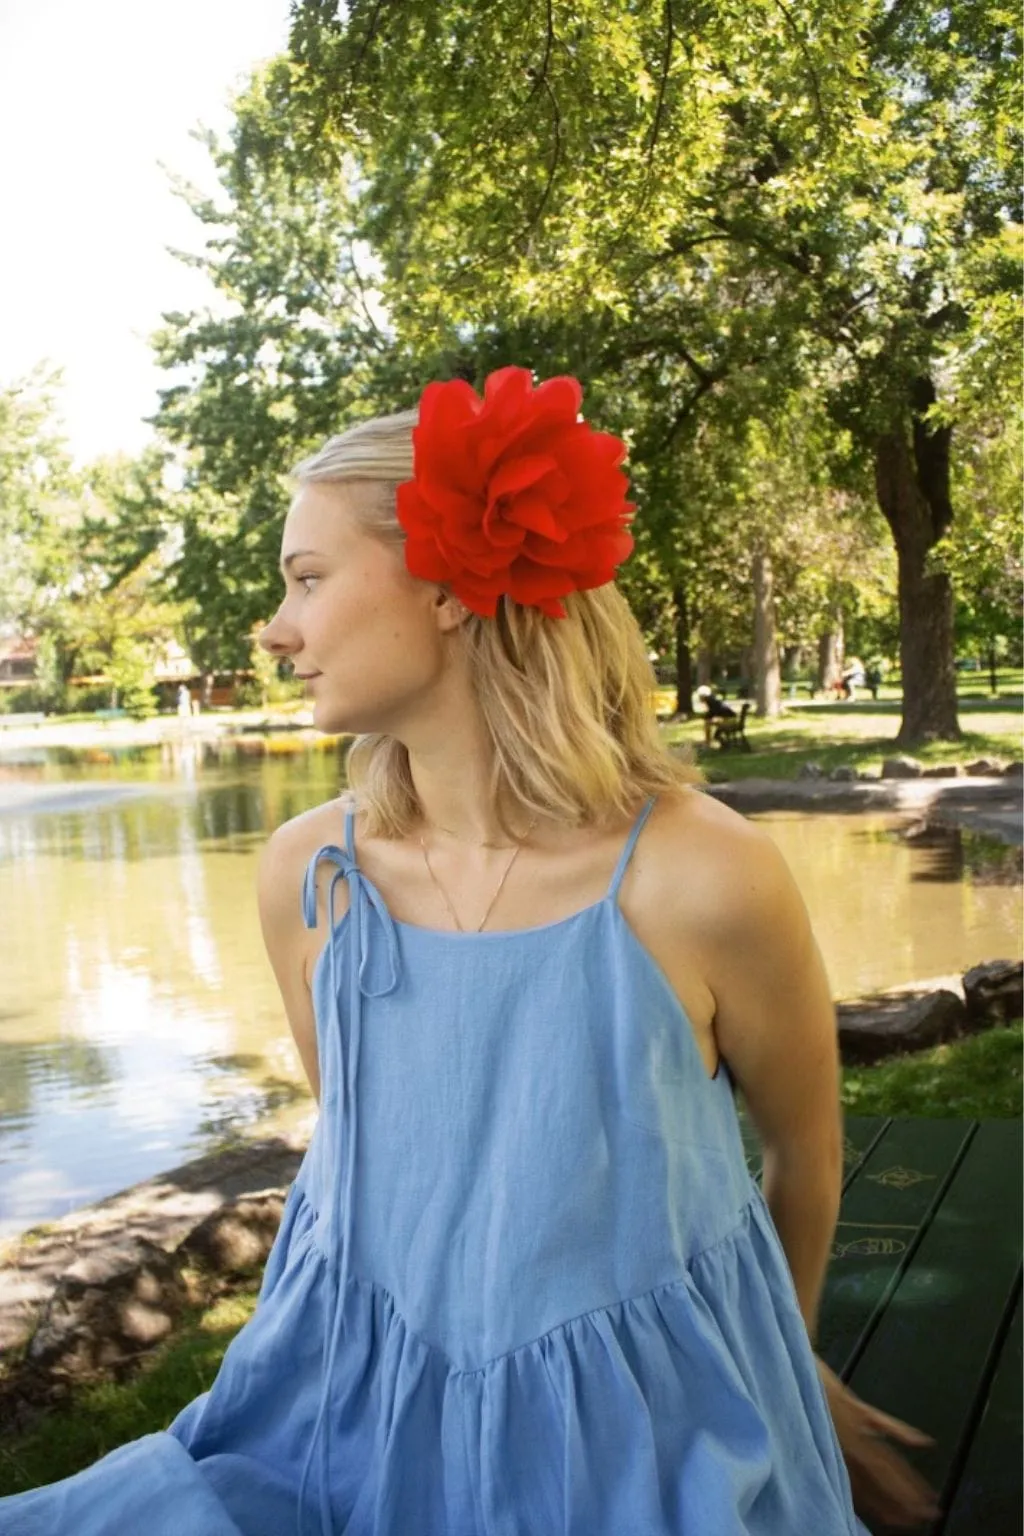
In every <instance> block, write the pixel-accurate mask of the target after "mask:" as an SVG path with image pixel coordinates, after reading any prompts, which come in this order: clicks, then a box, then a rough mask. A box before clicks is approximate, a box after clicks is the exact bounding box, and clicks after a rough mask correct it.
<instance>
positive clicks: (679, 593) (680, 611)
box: [672, 582, 693, 719]
mask: <svg viewBox="0 0 1024 1536" xmlns="http://www.w3.org/2000/svg"><path fill="white" fill-rule="evenodd" d="M672 606H673V608H674V610H675V631H676V714H677V715H685V716H686V717H687V719H689V717H690V716H691V715H692V714H693V658H692V656H691V654H690V614H689V609H688V607H687V604H686V588H685V587H684V586H683V584H682V582H680V583H678V584H677V585H676V586H674V587H673V588H672Z"/></svg>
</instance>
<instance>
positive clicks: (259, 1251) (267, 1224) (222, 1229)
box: [176, 1189, 284, 1276]
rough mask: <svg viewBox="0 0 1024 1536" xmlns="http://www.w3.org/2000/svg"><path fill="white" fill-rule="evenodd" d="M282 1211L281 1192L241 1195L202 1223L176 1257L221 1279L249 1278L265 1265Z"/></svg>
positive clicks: (179, 1247) (184, 1242)
mask: <svg viewBox="0 0 1024 1536" xmlns="http://www.w3.org/2000/svg"><path fill="white" fill-rule="evenodd" d="M283 1210H284V1195H283V1194H282V1192H281V1191H280V1190H279V1189H265V1190H256V1191H254V1192H253V1193H252V1194H248V1195H242V1196H240V1197H239V1198H238V1199H237V1200H232V1201H229V1202H228V1203H227V1204H225V1205H224V1206H222V1208H221V1209H220V1210H219V1211H214V1212H213V1213H212V1215H210V1216H207V1217H206V1218H205V1220H204V1221H201V1222H200V1223H199V1225H198V1226H197V1227H196V1228H194V1230H193V1231H192V1232H190V1233H189V1235H188V1237H186V1238H185V1240H184V1241H183V1242H182V1243H180V1244H179V1245H178V1248H177V1250H176V1255H177V1257H179V1258H180V1259H181V1260H182V1261H183V1262H186V1263H194V1264H199V1265H200V1266H201V1267H202V1268H203V1269H207V1270H213V1271H214V1272H215V1273H216V1274H218V1275H221V1276H238V1275H245V1274H248V1273H249V1272H250V1271H252V1270H253V1269H256V1268H258V1267H259V1265H261V1264H263V1263H265V1262H266V1258H267V1255H268V1254H269V1253H270V1250H271V1247H272V1246H273V1242H274V1238H275V1237H276V1235H277V1229H278V1227H279V1226H280V1225H281V1214H282V1212H283Z"/></svg>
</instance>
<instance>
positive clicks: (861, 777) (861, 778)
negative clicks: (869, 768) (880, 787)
mask: <svg viewBox="0 0 1024 1536" xmlns="http://www.w3.org/2000/svg"><path fill="white" fill-rule="evenodd" d="M857 782H858V784H877V783H878V774H877V773H858V775H857Z"/></svg>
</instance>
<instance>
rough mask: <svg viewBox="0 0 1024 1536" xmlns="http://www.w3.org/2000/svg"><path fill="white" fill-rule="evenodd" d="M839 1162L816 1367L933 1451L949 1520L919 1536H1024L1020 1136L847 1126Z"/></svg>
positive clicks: (961, 1127)
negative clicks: (921, 1435) (820, 1363)
mask: <svg viewBox="0 0 1024 1536" xmlns="http://www.w3.org/2000/svg"><path fill="white" fill-rule="evenodd" d="M742 1124H743V1134H744V1141H745V1143H746V1146H747V1153H748V1163H749V1164H750V1166H751V1169H752V1171H753V1172H754V1173H755V1174H756V1173H757V1172H758V1171H759V1154H758V1152H757V1143H756V1137H755V1136H754V1134H753V1131H752V1128H751V1127H750V1125H749V1123H748V1122H747V1121H746V1120H744V1121H743V1122H742ZM843 1161H844V1182H843V1200H842V1206H841V1209H840V1214H839V1223H838V1226H837V1228H836V1236H835V1242H834V1244H833V1252H832V1262H831V1264H830V1266H829V1272H828V1276H827V1279H826V1283H825V1288H824V1291H823V1294H822V1302H821V1309H820V1314H819V1328H818V1351H819V1353H820V1354H821V1356H822V1358H823V1359H824V1360H825V1361H826V1362H827V1364H829V1365H830V1366H831V1367H832V1369H833V1370H834V1371H835V1372H836V1373H837V1374H838V1375H839V1376H841V1377H842V1379H843V1380H844V1381H845V1382H847V1383H848V1385H849V1386H850V1388H851V1390H852V1391H854V1392H856V1393H857V1395H858V1396H859V1397H862V1398H864V1399H865V1400H866V1401H867V1402H869V1403H872V1404H875V1405H876V1406H878V1407H879V1408H882V1409H884V1410H885V1411H886V1412H887V1413H892V1414H895V1415H896V1417H897V1418H900V1419H904V1420H906V1421H907V1422H908V1423H910V1424H913V1425H915V1426H916V1427H917V1428H918V1429H921V1430H923V1431H924V1432H925V1433H926V1434H929V1435H932V1436H933V1437H934V1439H935V1444H934V1445H933V1446H930V1447H929V1448H927V1449H926V1450H924V1451H914V1452H912V1453H911V1455H912V1459H913V1461H914V1464H915V1465H916V1466H917V1467H919V1468H920V1470H921V1472H922V1473H923V1474H924V1476H925V1477H927V1478H928V1480H929V1481H930V1483H931V1484H932V1486H933V1487H934V1488H935V1489H937V1490H938V1492H939V1494H940V1498H941V1503H942V1513H941V1515H940V1516H939V1518H938V1519H937V1520H935V1521H934V1522H932V1523H931V1524H930V1525H929V1526H927V1527H925V1526H920V1527H915V1531H918V1532H920V1533H921V1536H1020V1532H1021V1512H1022V1474H1021V1124H1020V1122H1019V1121H1016V1120H988V1121H981V1122H978V1121H972V1120H925V1119H918V1120H890V1119H885V1118H878V1119H867V1118H864V1119H858V1118H853V1117H848V1118H847V1120H846V1127H845V1146H844V1152H843ZM873 1536H890V1530H889V1528H888V1527H884V1526H878V1525H876V1526H875V1527H873ZM892 1536H895V1533H894V1532H893V1533H892Z"/></svg>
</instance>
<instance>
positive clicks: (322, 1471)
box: [0, 802, 866, 1536]
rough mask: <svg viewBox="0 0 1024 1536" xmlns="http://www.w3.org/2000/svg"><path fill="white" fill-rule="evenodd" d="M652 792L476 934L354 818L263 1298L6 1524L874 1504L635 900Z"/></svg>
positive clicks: (691, 1528)
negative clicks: (380, 850) (649, 947)
mask: <svg viewBox="0 0 1024 1536" xmlns="http://www.w3.org/2000/svg"><path fill="white" fill-rule="evenodd" d="M652 803H653V802H649V803H648V804H647V805H646V806H645V807H644V809H643V811H642V812H641V813H640V816H639V817H638V818H637V821H636V823H635V824H634V826H633V828H632V830H631V832H630V835H629V837H628V839H627V842H626V845H625V847H624V848H623V850H622V855H621V857H620V859H619V863H618V867H617V868H616V870H615V873H614V876H613V878H612V882H611V885H610V887H609V889H608V892H607V894H606V895H605V896H604V898H603V899H602V900H600V901H598V902H596V903H594V904H593V905H592V906H589V907H587V908H585V909H584V910H583V911H581V912H578V913H576V914H575V915H574V916H572V917H568V918H564V919H562V920H561V921H559V922H554V923H546V924H543V925H541V926H538V927H535V928H527V929H520V930H512V931H488V932H484V933H480V934H472V933H468V934H464V933H454V932H441V931H434V930H431V929H425V928H419V927H415V926H413V925H410V924H408V923H402V922H399V921H397V920H395V919H393V918H392V917H391V915H390V913H389V912H388V910H387V908H386V907H385V905H384V902H383V900H382V899H381V896H380V894H379V893H378V891H377V890H376V889H375V887H374V886H373V885H372V884H371V883H370V882H369V881H368V880H367V879H366V877H365V876H364V875H363V874H362V873H361V871H360V869H359V865H358V863H357V862H356V855H355V848H354V842H353V825H352V818H351V815H349V816H348V817H347V818H346V825H345V845H344V847H337V846H333V845H331V846H327V847H323V848H321V849H319V851H318V852H317V853H316V854H315V856H314V858H313V859H312V860H311V862H310V865H309V868H308V870H307V873H306V880H305V887H304V893H303V908H304V914H305V920H306V923H307V925H308V926H310V927H313V926H315V924H316V921H317V911H316V871H317V867H318V865H319V863H320V861H321V860H326V861H328V862H329V863H331V864H333V865H334V866H336V867H335V868H334V871H333V873H332V876H331V880H330V885H329V896H328V915H329V930H330V931H329V940H328V942H327V943H326V945H325V948H324V950H323V952H322V953H321V955H320V958H319V960H318V962H317V965H316V969H315V971H314V976H313V992H314V1001H315V1008H316V1019H317V1031H318V1039H319V1053H320V1069H321V1083H322V1100H321V1111H320V1115H319V1118H318V1121H317V1125H316V1128H315V1131H314V1133H313V1136H312V1139H311V1141H310V1145H309V1148H308V1150H307V1153H306V1156H305V1158H304V1160H303V1163H302V1166H301V1168H300V1170H299V1173H298V1175H297V1177H296V1179H295V1181H294V1183H293V1185H292V1186H291V1188H290V1190H289V1192H288V1197H287V1201H286V1203H285V1209H284V1216H283V1220H282V1222H281V1227H280V1230H279V1233H278V1235H277V1238H276V1241H275V1243H274V1246H273V1249H272V1252H271V1254H270V1256H269V1258H268V1261H267V1266H266V1270H265V1273H264V1277H263V1283H262V1287H261V1290H260V1296H259V1302H258V1305H257V1307H256V1310H255V1312H254V1314H253V1316H252V1318H251V1319H250V1321H249V1322H248V1323H247V1324H246V1326H245V1327H244V1328H242V1329H241V1331H240V1332H239V1333H238V1334H237V1335H236V1337H235V1338H234V1339H233V1341H232V1342H231V1344H230V1346H229V1348H228V1350H227V1352H226V1354H225V1356H224V1359H223V1362H222V1365H221V1369H220V1372H219V1374H218V1376H217V1378H216V1380H215V1382H214V1384H213V1386H212V1387H211V1389H210V1390H209V1391H208V1392H205V1393H203V1395H202V1396H200V1397H198V1398H197V1399H196V1400H195V1401H194V1402H192V1403H191V1404H189V1406H188V1407H186V1408H185V1409H184V1411H183V1412H182V1413H180V1414H179V1415H178V1417H177V1418H176V1419H175V1420H174V1421H173V1422H172V1423H171V1425H170V1426H169V1429H168V1430H167V1431H166V1432H162V1433H158V1434H150V1435H146V1436H144V1437H143V1438H141V1439H139V1440H136V1441H134V1442H132V1443H131V1444H129V1445H126V1446H123V1447H121V1448H120V1449H119V1450H117V1451H114V1452H113V1453H112V1454H110V1455H108V1456H106V1457H104V1458H103V1459H102V1460H101V1461H99V1462H97V1463H96V1464H95V1465H94V1466H92V1467H90V1468H89V1469H87V1470H86V1471H84V1472H82V1473H79V1474H78V1475H77V1476H75V1477H71V1478H67V1479H65V1480H63V1481H62V1482H58V1483H54V1484H51V1485H49V1486H48V1487H44V1488H40V1489H36V1490H33V1491H31V1492H28V1493H24V1494H19V1495H14V1496H12V1497H8V1498H4V1499H0V1536H115V1533H116V1536H126V1533H131V1536H135V1533H138V1536H866V1527H864V1526H863V1525H862V1524H861V1523H860V1521H859V1520H858V1519H857V1518H856V1516H855V1515H854V1513H853V1509H852V1505H851V1500H850V1488H849V1481H848V1478H847V1473H846V1469H845V1466H844V1464H843V1461H842V1458H841V1455H840V1452H839V1448H838V1444H837V1441H836V1438H835V1432H834V1429H833V1426H832V1421H831V1418H830V1416H829V1412H828V1408H827V1405H826V1401H825V1396H824V1392H823V1389H822V1387H821V1384H820V1382H819V1379H818V1376H817V1373H816V1370H815V1367H814V1362H813V1357H812V1354H811V1350H810V1346H809V1343H808V1340H807V1335H806V1332H805V1329H804V1325H803V1322H802V1319H801V1316H800V1312H799V1309H798V1306H797V1300H796V1295H795V1292H794V1289H793V1284H792V1280H791V1277H790V1274H789V1270H788V1268H787V1265H786V1260H785V1257H784V1254H783V1251H782V1248H781V1246H780V1243H779V1240H778V1237H777V1235H776V1232H775V1229H774V1226H773V1224H772V1221H771V1218H770V1216H769V1214H768V1210H767V1207H766V1205H765V1203H764V1200H763V1198H762V1196H761V1193H760V1191H759V1189H758V1188H757V1186H756V1184H754V1182H753V1181H752V1180H751V1178H750V1176H749V1173H748V1171H747V1167H746V1163H745V1159H744V1154H743V1148H742V1143H741V1139H740V1135H739V1130H738V1125H737V1120H736V1113H735V1108H734V1102H733V1093H732V1084H731V1082H730V1079H729V1076H728V1071H727V1069H725V1068H722V1067H720V1068H719V1070H718V1072H717V1074H716V1076H715V1077H714V1078H709V1077H708V1075H707V1072H706V1070H705V1067H704V1064H703V1062H702V1060H701V1058H700V1054H699V1052H698V1050H697V1046H696V1043H695V1041H694V1038H693V1033H692V1029H691V1026H690V1023H689V1021H688V1019H687V1017H686V1015H685V1013H684V1012H683V1009H682V1007H681V1005H680V1003H679V1001H678V999H677V997H676V995H675V993H674V991H673V990H672V988H671V986H670V985H669V983H668V981H667V980H666V978H665V976H664V975H663V973H662V972H661V970H660V969H659V968H658V966H657V965H656V964H655V962H654V961H653V959H652V958H651V956H650V955H649V954H648V953H647V951H646V950H645V949H644V948H643V946H642V945H641V944H640V942H639V940H638V939H637V938H636V937H635V935H634V933H633V931H632V929H631V928H630V927H629V925H628V924H627V922H626V920H625V918H624V917H623V915H622V912H621V910H620V908H619V905H618V899H617V898H618V891H619V886H620V883H621V880H622V877H623V873H624V871H625V868H626V865H627V863H628V861H629V858H630V855H631V853H632V851H633V848H634V846H635V844H636V840H637V837H638V835H639V833H640V830H641V828H642V826H643V824H644V822H645V820H646V818H647V816H648V814H649V812H650V810H651V804H652ZM341 879H344V880H346V881H347V882H348V887H349V897H350V904H349V910H348V911H347V912H346V913H345V914H344V915H343V916H342V918H341V919H340V920H339V921H338V922H337V923H336V922H335V921H334V894H335V888H336V886H337V883H338V881H339V880H341Z"/></svg>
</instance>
